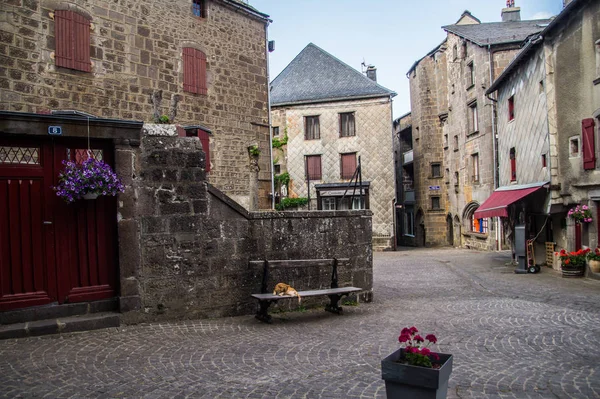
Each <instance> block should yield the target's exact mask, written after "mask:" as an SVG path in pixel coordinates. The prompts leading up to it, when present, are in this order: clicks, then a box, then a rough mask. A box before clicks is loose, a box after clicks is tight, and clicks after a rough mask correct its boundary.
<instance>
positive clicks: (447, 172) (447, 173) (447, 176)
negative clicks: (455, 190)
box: [444, 168, 450, 184]
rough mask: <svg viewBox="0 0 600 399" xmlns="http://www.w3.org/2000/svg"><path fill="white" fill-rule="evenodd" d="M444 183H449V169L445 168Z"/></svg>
mask: <svg viewBox="0 0 600 399" xmlns="http://www.w3.org/2000/svg"><path fill="white" fill-rule="evenodd" d="M444 176H446V184H450V169H448V168H446V174H445V175H444Z"/></svg>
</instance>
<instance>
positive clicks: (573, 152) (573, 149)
mask: <svg viewBox="0 0 600 399" xmlns="http://www.w3.org/2000/svg"><path fill="white" fill-rule="evenodd" d="M569 156H570V157H571V158H577V157H579V137H571V138H570V139H569Z"/></svg>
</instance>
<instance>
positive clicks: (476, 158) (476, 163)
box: [471, 154, 479, 183]
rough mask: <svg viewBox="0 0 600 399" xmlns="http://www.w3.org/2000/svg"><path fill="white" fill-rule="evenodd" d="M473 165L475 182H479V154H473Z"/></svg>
mask: <svg viewBox="0 0 600 399" xmlns="http://www.w3.org/2000/svg"><path fill="white" fill-rule="evenodd" d="M471 165H472V171H473V182H475V183H477V182H479V154H473V155H471Z"/></svg>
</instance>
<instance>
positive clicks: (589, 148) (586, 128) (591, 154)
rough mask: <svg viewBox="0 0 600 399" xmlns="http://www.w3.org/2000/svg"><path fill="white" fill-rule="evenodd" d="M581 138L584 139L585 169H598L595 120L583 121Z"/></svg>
mask: <svg viewBox="0 0 600 399" xmlns="http://www.w3.org/2000/svg"><path fill="white" fill-rule="evenodd" d="M581 137H582V139H583V169H586V170H588V169H594V168H595V167H596V153H595V152H596V147H595V143H594V119H592V118H588V119H584V120H583V121H581Z"/></svg>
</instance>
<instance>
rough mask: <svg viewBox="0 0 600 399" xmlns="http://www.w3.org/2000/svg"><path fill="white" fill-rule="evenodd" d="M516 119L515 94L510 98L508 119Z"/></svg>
mask: <svg viewBox="0 0 600 399" xmlns="http://www.w3.org/2000/svg"><path fill="white" fill-rule="evenodd" d="M513 119H515V96H511V97H510V98H509V99H508V120H509V122H510V121H512V120H513Z"/></svg>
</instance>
